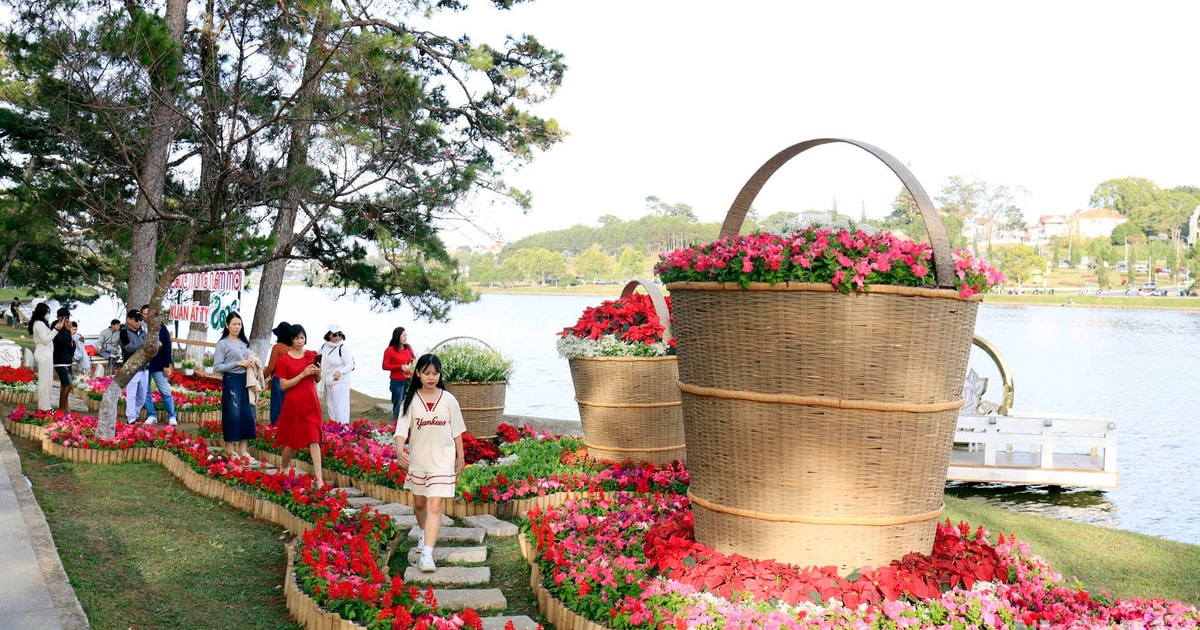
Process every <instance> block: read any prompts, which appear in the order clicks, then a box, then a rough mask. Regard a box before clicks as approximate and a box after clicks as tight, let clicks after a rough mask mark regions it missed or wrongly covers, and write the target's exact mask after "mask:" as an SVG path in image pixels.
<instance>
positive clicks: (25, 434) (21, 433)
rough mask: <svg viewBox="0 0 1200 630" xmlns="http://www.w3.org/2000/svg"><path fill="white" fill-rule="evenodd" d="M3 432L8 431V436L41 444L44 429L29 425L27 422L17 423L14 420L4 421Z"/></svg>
mask: <svg viewBox="0 0 1200 630" xmlns="http://www.w3.org/2000/svg"><path fill="white" fill-rule="evenodd" d="M4 430H5V431H8V433H9V435H15V436H17V437H22V438H25V439H27V440H33V441H35V442H41V441H42V436H43V435H44V434H45V432H46V427H43V426H40V425H36V424H29V423H28V422H17V421H15V420H9V419H8V418H5V419H4Z"/></svg>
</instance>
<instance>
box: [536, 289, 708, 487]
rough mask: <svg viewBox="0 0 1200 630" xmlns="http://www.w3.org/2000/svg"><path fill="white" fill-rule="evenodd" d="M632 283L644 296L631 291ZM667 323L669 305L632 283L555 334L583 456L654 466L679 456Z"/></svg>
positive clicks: (674, 368) (682, 454) (678, 412)
mask: <svg viewBox="0 0 1200 630" xmlns="http://www.w3.org/2000/svg"><path fill="white" fill-rule="evenodd" d="M638 286H642V287H644V288H645V290H646V293H635V292H634V291H635V290H636V289H637V287H638ZM670 323H671V316H670V302H669V301H668V300H667V299H666V298H664V297H663V296H662V294H661V293H659V291H658V289H657V288H656V287H655V286H654V285H653V284H651V283H649V282H645V281H639V280H634V281H632V282H630V283H629V284H627V285H626V286H625V289H624V290H623V291H622V292H621V296H620V297H619V298H617V299H615V300H607V301H605V302H603V303H601V304H600V305H599V306H594V307H588V308H587V309H585V310H584V311H583V315H582V316H581V317H580V318H579V321H578V322H576V324H575V325H574V326H572V327H570V328H566V329H564V330H563V331H562V333H560V339H559V340H558V352H559V355H561V356H563V357H564V358H566V359H568V361H569V364H570V368H571V381H572V382H573V384H574V386H575V402H576V403H577V404H578V405H579V421H580V424H581V425H582V428H583V439H584V443H585V444H586V445H587V448H588V454H589V455H590V456H592V457H595V458H598V459H606V460H612V461H617V462H635V463H636V462H643V461H645V462H650V463H652V464H655V465H663V464H669V463H671V462H674V461H677V460H678V461H684V460H685V459H686V455H687V451H686V449H685V447H684V440H683V415H682V407H681V406H680V402H679V389H678V387H676V383H677V382H678V380H679V369H678V363H677V360H676V358H675V338H674V337H673V336H672V335H671V327H670Z"/></svg>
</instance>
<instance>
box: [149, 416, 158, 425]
mask: <svg viewBox="0 0 1200 630" xmlns="http://www.w3.org/2000/svg"><path fill="white" fill-rule="evenodd" d="M146 424H158V416H150V417H149V418H146Z"/></svg>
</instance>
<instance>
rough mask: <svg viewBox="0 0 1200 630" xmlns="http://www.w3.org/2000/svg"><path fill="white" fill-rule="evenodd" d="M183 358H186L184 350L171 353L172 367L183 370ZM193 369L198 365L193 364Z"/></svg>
mask: <svg viewBox="0 0 1200 630" xmlns="http://www.w3.org/2000/svg"><path fill="white" fill-rule="evenodd" d="M183 358H184V354H183V351H182V350H176V351H174V352H172V353H171V367H173V368H175V369H176V370H178V369H181V368H182V367H183ZM192 367H193V368H195V367H196V364H195V363H192Z"/></svg>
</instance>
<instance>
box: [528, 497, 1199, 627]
mask: <svg viewBox="0 0 1200 630" xmlns="http://www.w3.org/2000/svg"><path fill="white" fill-rule="evenodd" d="M530 518H531V521H532V530H531V532H530V537H531V539H532V541H533V542H534V545H535V548H536V550H537V554H538V562H539V564H540V566H541V568H542V572H543V576H544V585H545V586H546V587H547V588H548V589H549V590H550V592H551V593H553V594H554V596H555V597H556V598H557V599H559V600H560V601H562V602H563V603H564V604H565V605H567V606H568V607H569V608H570V609H571V610H573V611H575V612H576V613H578V614H580V615H581V616H583V617H585V618H588V619H591V620H593V621H595V622H597V623H601V624H604V625H606V626H609V627H613V628H681V629H682V628H772V629H774V628H1012V627H1020V624H1024V625H1026V626H1032V627H1038V628H1042V627H1046V628H1108V627H1114V626H1120V627H1130V628H1145V627H1171V628H1196V627H1197V626H1198V625H1200V613H1197V611H1196V609H1195V608H1194V607H1191V606H1184V605H1182V604H1180V603H1179V602H1168V601H1165V600H1162V599H1153V600H1140V599H1133V600H1121V601H1112V600H1111V598H1109V597H1108V596H1107V595H1105V594H1103V593H1101V594H1099V595H1092V594H1090V593H1088V592H1086V591H1081V590H1076V589H1074V588H1072V587H1070V586H1067V585H1065V584H1062V583H1061V581H1060V580H1061V577H1060V576H1059V575H1058V574H1056V573H1054V572H1053V571H1052V570H1051V569H1050V567H1049V566H1047V565H1046V563H1045V562H1044V561H1043V560H1042V559H1041V558H1038V557H1037V556H1035V555H1033V554H1032V553H1030V550H1029V548H1028V546H1027V545H1025V544H1024V543H1022V542H1020V541H1018V540H1017V539H1015V538H1011V537H1004V536H1000V537H999V539H998V542H997V544H995V545H991V544H990V543H988V541H987V537H986V536H987V534H986V532H984V531H983V530H982V529H979V530H975V531H972V530H971V528H970V527H968V526H966V525H965V524H963V525H960V526H958V527H954V526H951V525H950V523H949V522H947V523H945V524H944V525H941V526H939V527H938V532H937V538H936V541H935V543H934V551H933V553H932V555H930V556H922V555H920V554H909V555H908V556H906V557H905V558H903V559H902V560H899V561H896V562H893V563H892V564H891V565H889V566H887V567H880V568H866V569H863V570H862V571H859V572H855V573H854V574H851V575H850V576H846V577H840V576H838V574H837V572H836V571H835V570H834V569H833V568H832V567H826V568H819V567H810V568H801V567H795V566H791V565H785V564H782V563H778V562H772V561H758V560H752V559H749V558H744V557H741V556H737V555H725V554H721V553H718V552H716V551H714V550H713V549H711V548H709V547H705V546H704V545H700V544H698V543H696V542H695V540H694V538H693V537H692V530H691V510H690V506H689V504H688V501H687V499H686V498H685V497H682V496H664V497H659V498H656V499H646V498H642V497H637V496H631V495H616V496H609V497H604V496H600V497H594V498H589V499H585V500H579V501H574V502H568V503H566V504H564V505H563V506H561V507H558V508H549V509H546V510H544V511H538V510H535V511H533V512H531V514H530Z"/></svg>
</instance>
